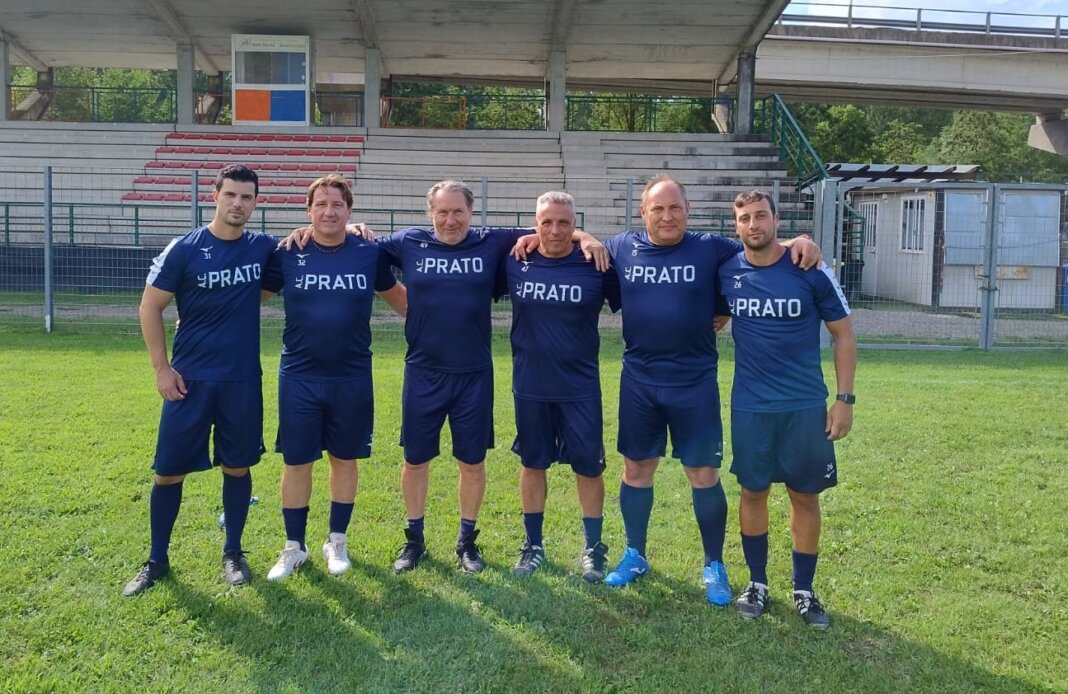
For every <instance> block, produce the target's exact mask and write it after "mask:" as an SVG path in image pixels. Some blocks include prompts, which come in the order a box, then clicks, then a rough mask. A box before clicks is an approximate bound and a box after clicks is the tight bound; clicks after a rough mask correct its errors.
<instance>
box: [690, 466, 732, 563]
mask: <svg viewBox="0 0 1068 694" xmlns="http://www.w3.org/2000/svg"><path fill="white" fill-rule="evenodd" d="M693 515H694V517H695V518H697V527H698V528H699V529H700V530H701V545H702V546H703V547H704V550H705V566H708V565H709V564H711V563H712V562H714V561H719V562H721V561H723V539H724V537H725V536H726V534H727V495H726V494H724V493H723V484H722V483H720V482H716V486H714V487H706V488H704V489H698V488H697V487H694V488H693Z"/></svg>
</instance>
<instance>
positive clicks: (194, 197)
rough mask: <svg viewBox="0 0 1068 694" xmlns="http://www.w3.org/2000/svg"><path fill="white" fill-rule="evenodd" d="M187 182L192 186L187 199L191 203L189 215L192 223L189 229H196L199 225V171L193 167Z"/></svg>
mask: <svg viewBox="0 0 1068 694" xmlns="http://www.w3.org/2000/svg"><path fill="white" fill-rule="evenodd" d="M189 183H190V185H191V186H192V188H193V189H192V190H191V191H190V197H189V199H190V200H191V201H192V204H191V205H190V206H189V215H190V216H191V217H192V224H191V225H190V227H189V228H190V229H196V228H197V227H199V226H200V171H199V170H198V169H193V175H192V176H190V177H189Z"/></svg>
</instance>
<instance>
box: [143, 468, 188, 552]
mask: <svg viewBox="0 0 1068 694" xmlns="http://www.w3.org/2000/svg"><path fill="white" fill-rule="evenodd" d="M181 507H182V483H181V482H179V483H178V484H153V485H152V495H151V496H150V497H149V500H148V518H149V524H150V528H151V530H150V534H151V537H152V547H151V549H149V552H148V560H149V561H155V562H160V563H166V562H168V561H169V558H168V556H167V549H168V548H169V547H170V544H171V531H172V530H174V521H176V520H178V510H179V509H180V508H181Z"/></svg>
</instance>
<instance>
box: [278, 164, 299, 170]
mask: <svg viewBox="0 0 1068 694" xmlns="http://www.w3.org/2000/svg"><path fill="white" fill-rule="evenodd" d="M278 170H279V171H300V170H301V166H300V165H299V164H279V165H278Z"/></svg>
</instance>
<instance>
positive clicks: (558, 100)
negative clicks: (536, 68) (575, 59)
mask: <svg viewBox="0 0 1068 694" xmlns="http://www.w3.org/2000/svg"><path fill="white" fill-rule="evenodd" d="M566 72H567V53H566V52H565V51H552V52H550V53H549V72H548V75H546V77H547V78H548V82H549V94H548V97H549V109H548V116H549V117H548V127H549V130H552V131H556V132H563V131H564V130H566V129H567V77H566Z"/></svg>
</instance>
